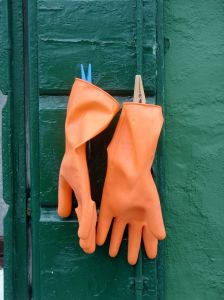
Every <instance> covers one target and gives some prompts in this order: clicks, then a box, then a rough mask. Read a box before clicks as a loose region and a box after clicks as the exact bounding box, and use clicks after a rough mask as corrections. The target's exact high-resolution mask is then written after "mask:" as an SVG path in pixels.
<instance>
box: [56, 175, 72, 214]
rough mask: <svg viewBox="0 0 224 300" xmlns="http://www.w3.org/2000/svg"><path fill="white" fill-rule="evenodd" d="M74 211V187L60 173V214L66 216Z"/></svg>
mask: <svg viewBox="0 0 224 300" xmlns="http://www.w3.org/2000/svg"><path fill="white" fill-rule="evenodd" d="M71 211H72V189H71V187H70V185H69V184H68V183H67V181H66V180H65V178H64V177H63V176H61V175H59V182H58V215H59V216H60V217H62V218H66V217H68V216H69V215H70V214H71Z"/></svg>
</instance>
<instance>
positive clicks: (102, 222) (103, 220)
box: [96, 208, 113, 246]
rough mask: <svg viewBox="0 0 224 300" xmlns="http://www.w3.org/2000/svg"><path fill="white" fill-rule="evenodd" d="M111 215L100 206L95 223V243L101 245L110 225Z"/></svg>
mask: <svg viewBox="0 0 224 300" xmlns="http://www.w3.org/2000/svg"><path fill="white" fill-rule="evenodd" d="M112 219H113V217H112V215H111V214H110V212H109V211H108V210H107V209H103V208H100V213H99V220H98V224H97V233H96V243H97V245H99V246H101V245H103V244H104V242H105V240H106V238H107V234H108V231H109V229H110V225H111V222H112Z"/></svg>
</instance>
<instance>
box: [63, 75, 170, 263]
mask: <svg viewBox="0 0 224 300" xmlns="http://www.w3.org/2000/svg"><path fill="white" fill-rule="evenodd" d="M119 110H120V105H119V103H118V102H117V101H116V100H115V99H114V98H113V97H112V96H111V95H109V94H108V93H106V92H105V91H104V90H102V89H100V88H99V87H97V86H95V85H93V84H91V83H89V82H87V81H84V80H81V79H76V80H75V82H74V84H73V87H72V90H71V94H70V97H69V102H68V107H67V116H66V122H65V141H66V149H65V154H64V157H63V160H62V163H61V168H60V173H59V187H58V214H59V216H60V217H68V216H69V215H70V214H71V212H72V192H73V191H74V193H75V196H76V199H77V202H78V207H77V208H76V214H77V218H78V222H79V229H78V236H79V238H80V246H81V248H82V249H83V250H84V251H85V252H86V253H93V252H94V251H95V247H96V244H97V245H102V244H104V242H105V240H106V237H107V234H108V232H109V229H110V226H111V223H112V221H113V228H112V234H111V240H110V249H109V254H110V256H112V257H114V256H116V255H117V253H118V251H119V247H120V244H121V241H122V237H123V234H124V230H125V228H126V226H128V262H129V263H130V264H132V265H134V264H135V263H136V262H137V259H138V254H139V250H140V246H141V240H142V239H143V242H144V246H145V250H146V254H147V256H148V257H149V258H155V257H156V255H157V246H158V240H162V239H164V238H165V236H166V232H165V228H164V223H163V218H162V212H161V207H160V200H159V195H158V192H157V188H156V185H155V183H154V180H153V177H152V174H151V166H152V163H153V159H154V155H155V151H156V146H157V142H158V139H159V135H160V131H161V128H162V124H163V116H162V110H161V107H160V106H157V105H151V104H140V103H133V102H132V103H130V102H129V103H123V109H122V112H121V115H120V119H119V121H118V124H117V127H116V130H115V133H114V136H113V138H112V140H111V142H110V144H109V146H108V165H107V173H106V179H105V183H104V188H103V194H102V201H101V207H100V212H99V218H98V224H97V230H96V222H97V213H96V205H95V202H94V201H93V200H92V198H91V192H90V180H89V173H88V166H87V160H86V144H87V142H88V141H90V140H91V139H92V138H93V137H95V136H96V135H98V134H100V133H101V132H102V131H103V130H104V129H105V128H106V127H107V126H108V125H109V123H110V122H111V120H112V119H113V117H114V116H115V115H116V113H117V112H118V111H119Z"/></svg>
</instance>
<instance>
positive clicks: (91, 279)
mask: <svg viewBox="0 0 224 300" xmlns="http://www.w3.org/2000/svg"><path fill="white" fill-rule="evenodd" d="M87 3H88V5H87ZM137 4H138V3H137V2H135V1H134V2H133V1H122V5H121V1H63V2H62V1H56V2H52V1H36V2H32V3H29V2H28V28H29V32H28V37H29V94H30V95H29V99H30V103H29V106H30V109H29V111H30V118H29V120H30V142H31V203H32V205H31V208H32V251H33V252H32V258H33V260H32V261H33V263H32V297H33V299H34V300H35V299H36V300H40V299H59V300H60V299H64V298H66V299H92V298H93V297H94V298H95V297H98V298H99V299H114V297H115V298H118V299H152V300H154V299H155V300H156V299H158V273H157V268H158V263H157V260H153V261H150V260H148V259H146V258H145V254H144V251H143V256H142V262H141V263H140V265H141V272H140V273H139V275H138V276H137V277H136V270H137V269H136V267H130V266H129V265H128V263H127V260H126V253H127V249H126V238H125V239H124V241H123V246H122V251H121V253H120V254H119V257H118V258H117V259H114V260H113V259H111V258H110V257H109V256H108V244H107V245H105V246H104V247H102V248H99V249H97V251H96V253H95V254H94V255H91V256H88V255H86V254H84V253H83V252H82V251H81V249H80V248H79V246H78V241H77V235H76V230H77V229H75V228H76V227H77V223H76V221H75V216H74V215H72V216H71V218H70V219H68V220H61V219H59V218H58V217H57V215H56V207H57V180H58V171H59V167H60V163H61V159H62V156H63V152H64V121H65V112H66V104H67V99H68V96H67V95H68V93H69V90H70V88H71V85H72V83H73V80H74V77H76V76H78V77H79V76H80V69H79V63H81V62H82V63H87V62H89V59H90V60H93V57H94V61H92V62H93V81H94V83H96V84H98V85H100V86H101V87H102V88H104V89H107V90H109V91H110V92H111V93H112V94H113V95H114V96H115V97H117V98H118V100H119V101H120V102H121V103H122V102H123V101H124V100H128V101H130V100H131V95H132V93H133V86H134V76H135V74H136V70H137V68H138V66H140V64H142V72H143V77H144V85H145V88H146V92H147V94H148V93H149V92H150V95H154V94H155V89H156V13H157V12H156V2H155V1H154V0H150V1H149V0H147V1H142V6H141V8H142V9H140V10H139V11H140V12H141V24H140V25H141V26H142V28H141V26H140V27H138V30H137V29H136V24H137V23H138V19H137V14H138V13H136V10H135V9H136V5H137ZM86 16H88V19H87V18H86ZM93 21H94V22H93ZM91 22H92V23H91ZM89 23H91V24H93V26H89ZM87 24H88V25H87ZM102 24H104V26H102ZM141 30H142V42H141V45H142V46H141V47H142V49H140V48H139V47H140V46H139V43H138V42H136V34H138V32H140V31H141ZM93 34H94V40H92V35H93ZM136 49H137V50H138V49H140V50H141V51H140V52H139V53H142V57H141V59H140V63H139V56H138V55H136V53H138V51H137V52H136ZM87 59H88V60H87ZM108 62H109V63H108ZM94 63H95V64H94ZM61 94H65V95H66V96H60V95H61ZM122 95H127V96H126V97H124V96H123V97H122ZM148 100H149V101H152V100H153V99H148ZM153 101H154V100H153ZM116 121H117V119H115V120H114V122H113V123H112V124H111V126H110V127H109V128H108V129H107V130H106V131H105V132H104V133H103V134H102V135H101V136H100V137H97V138H95V139H93V140H92V141H91V158H90V159H89V161H88V164H89V167H90V179H91V186H92V195H93V198H94V200H95V201H96V202H97V204H98V206H99V204H100V198H101V193H102V186H103V181H104V176H105V171H106V147H107V145H108V143H109V140H110V138H111V136H112V134H113V131H114V128H115V126H116ZM74 202H75V201H74ZM90 269H91V270H94V272H95V273H93V272H90V271H89V270H90ZM86 286H87V287H88V288H86ZM102 286H103V288H102Z"/></svg>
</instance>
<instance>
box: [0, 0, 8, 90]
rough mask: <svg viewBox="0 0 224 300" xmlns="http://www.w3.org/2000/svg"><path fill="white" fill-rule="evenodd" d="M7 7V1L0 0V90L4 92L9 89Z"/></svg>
mask: <svg viewBox="0 0 224 300" xmlns="http://www.w3.org/2000/svg"><path fill="white" fill-rule="evenodd" d="M8 21H9V9H8V1H7V0H1V1H0V74H1V76H0V90H1V92H2V93H3V94H6V93H7V92H8V90H9V63H8V62H9V51H10V43H9V22H8Z"/></svg>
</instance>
